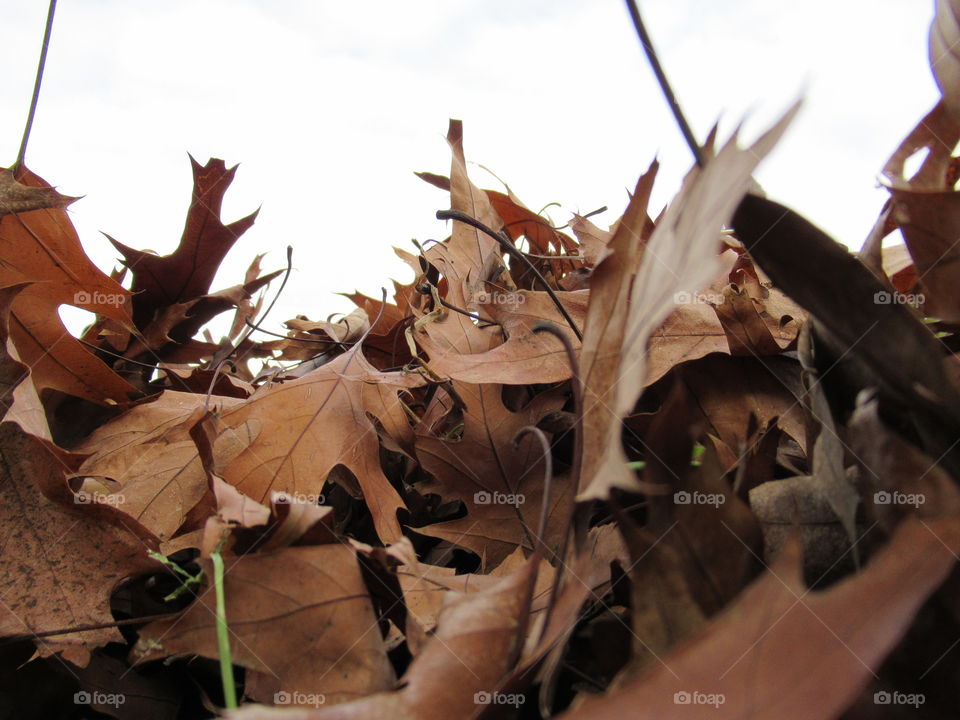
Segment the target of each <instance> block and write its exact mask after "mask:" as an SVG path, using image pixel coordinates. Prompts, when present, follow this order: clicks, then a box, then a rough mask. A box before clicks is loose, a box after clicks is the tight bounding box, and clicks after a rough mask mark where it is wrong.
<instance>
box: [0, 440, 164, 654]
mask: <svg viewBox="0 0 960 720" xmlns="http://www.w3.org/2000/svg"><path fill="white" fill-rule="evenodd" d="M78 462H79V457H78V456H76V455H70V454H68V453H65V452H64V451H62V450H60V449H59V448H57V447H56V446H54V445H52V444H50V443H47V442H44V441H42V440H39V439H37V438H35V437H32V436H30V435H27V434H26V433H24V432H23V431H22V430H21V429H20V428H19V427H18V426H17V425H15V424H13V423H9V422H5V423H2V424H0V486H2V494H0V527H2V528H3V546H4V553H3V556H2V558H0V585H2V587H3V588H4V596H3V609H2V610H0V635H2V636H9V635H19V634H27V635H29V634H31V633H42V632H45V631H49V630H60V629H66V628H70V627H75V626H81V625H91V624H102V623H110V622H112V621H113V616H112V615H111V612H110V596H111V594H112V592H113V591H114V590H115V589H116V588H117V586H118V585H119V584H120V583H121V582H123V581H124V580H125V579H127V578H128V577H130V576H132V575H137V574H140V573H146V572H150V571H157V570H160V569H161V566H160V565H159V564H158V563H156V562H155V561H153V560H150V559H149V558H148V557H147V551H148V550H156V549H157V547H158V546H157V542H156V539H155V538H153V537H152V536H151V535H150V533H148V532H147V531H146V530H144V528H142V527H140V526H139V525H138V524H137V523H136V522H135V521H132V520H131V519H129V518H127V517H126V516H125V515H123V514H121V513H119V512H118V511H116V510H115V509H114V508H112V507H110V506H109V505H107V504H101V500H103V499H102V498H99V497H93V498H90V497H89V496H75V495H74V494H73V493H72V492H71V491H70V489H69V487H68V485H67V481H66V475H67V473H68V472H70V471H71V470H73V469H74V468H75V467H76V465H77V464H78ZM85 497H86V498H87V499H88V500H93V501H95V502H86V503H85V502H82V500H84V499H85ZM121 640H122V636H121V635H120V633H119V631H118V630H117V629H116V628H111V627H107V628H102V629H98V630H89V631H86V632H82V633H72V634H68V635H62V636H57V637H55V638H48V639H45V640H38V641H37V645H38V647H39V648H40V649H41V651H42V652H43V653H44V654H49V653H51V652H57V651H60V650H68V656H69V657H71V658H72V659H74V660H75V661H77V662H78V663H79V664H81V665H82V664H86V662H85V659H84V656H85V654H86V653H85V650H90V649H92V648H94V647H97V646H99V645H103V644H106V643H107V642H112V641H121ZM71 648H72V649H71Z"/></svg>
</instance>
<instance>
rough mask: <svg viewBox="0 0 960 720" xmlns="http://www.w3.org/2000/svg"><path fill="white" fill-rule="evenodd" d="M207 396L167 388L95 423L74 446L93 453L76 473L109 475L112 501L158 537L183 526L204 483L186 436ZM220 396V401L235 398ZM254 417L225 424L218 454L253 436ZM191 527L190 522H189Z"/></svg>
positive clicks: (226, 456) (236, 450)
mask: <svg viewBox="0 0 960 720" xmlns="http://www.w3.org/2000/svg"><path fill="white" fill-rule="evenodd" d="M205 399H206V398H205V397H204V396H203V395H193V394H189V393H178V392H172V391H167V392H165V393H163V394H162V395H161V396H160V397H159V398H158V399H157V400H156V401H155V402H151V403H147V404H142V405H138V406H136V407H134V408H132V409H131V410H129V411H128V412H126V413H124V414H123V415H121V416H120V417H118V418H116V419H114V420H112V421H111V422H109V423H107V424H105V425H103V426H102V427H100V428H98V429H97V430H96V431H95V432H94V433H93V434H91V436H90V437H89V438H87V440H85V441H84V442H83V443H82V444H81V445H79V446H78V447H77V448H76V451H77V452H83V453H92V454H91V456H90V457H89V458H88V459H87V460H86V461H85V462H84V463H83V465H82V466H81V467H80V470H79V471H78V472H77V475H78V476H79V477H95V478H109V479H110V480H112V481H114V482H115V483H118V484H119V487H118V488H117V489H116V491H115V493H114V494H113V495H112V496H111V502H112V503H113V504H114V505H115V506H116V507H117V508H118V509H119V510H121V511H123V512H124V513H126V514H128V515H130V516H131V517H133V518H136V519H137V520H138V521H139V522H140V523H142V524H143V525H144V526H146V527H148V528H150V530H151V532H153V533H154V534H156V535H157V537H159V538H161V539H162V540H169V539H170V538H172V537H173V536H174V534H175V533H176V532H177V531H178V530H179V529H180V528H181V526H182V525H183V524H184V521H185V520H186V519H187V517H188V514H189V513H190V511H191V510H192V509H193V508H194V507H195V506H196V505H197V503H199V502H200V500H201V499H202V498H203V497H204V495H205V494H206V492H207V489H208V482H207V476H206V474H205V473H204V470H203V465H202V463H201V462H200V458H199V457H198V455H197V448H196V445H195V444H194V442H193V440H191V438H190V426H191V425H192V424H193V422H194V420H193V419H191V418H192V416H193V415H194V413H197V412H203V408H204V403H205ZM239 402H240V401H239V400H237V399H235V398H218V403H219V404H220V405H221V406H225V407H233V406H236V405H238V404H239ZM259 429H260V426H259V423H258V421H256V420H251V421H250V422H248V423H243V424H241V425H236V426H233V427H230V428H225V429H224V430H223V432H222V434H221V436H220V438H219V439H218V441H217V444H216V451H217V456H218V459H219V460H220V461H221V462H223V463H226V462H229V461H230V460H232V459H233V458H235V457H236V456H237V455H239V454H240V452H241V451H243V450H244V449H245V448H246V447H248V446H249V445H250V443H251V442H253V440H254V438H255V437H256V435H257V433H258V432H259ZM191 529H193V528H191Z"/></svg>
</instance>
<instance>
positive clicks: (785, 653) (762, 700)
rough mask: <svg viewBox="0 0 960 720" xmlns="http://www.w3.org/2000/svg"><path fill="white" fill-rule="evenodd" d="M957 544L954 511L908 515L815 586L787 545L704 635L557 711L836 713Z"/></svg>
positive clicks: (818, 717)
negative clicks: (874, 548)
mask: <svg viewBox="0 0 960 720" xmlns="http://www.w3.org/2000/svg"><path fill="white" fill-rule="evenodd" d="M957 549H960V533H958V525H957V522H956V519H955V518H953V517H949V518H941V519H940V521H938V522H930V523H927V524H926V525H924V524H922V523H920V522H918V521H915V520H910V521H908V522H905V523H904V524H903V525H902V526H901V527H900V529H899V530H898V531H897V533H896V535H894V537H893V538H892V540H891V542H890V545H889V546H888V547H887V548H885V549H884V550H883V551H882V552H881V553H880V554H878V555H877V556H876V557H874V558H873V560H872V561H871V562H870V564H869V565H868V566H867V567H866V569H865V570H864V571H863V572H861V573H859V574H858V575H855V576H853V577H851V578H848V579H847V580H844V581H842V582H840V583H838V584H836V585H834V586H833V587H831V588H830V589H829V590H827V591H825V592H819V593H818V592H813V593H811V592H809V591H807V589H806V588H805V587H804V585H803V581H802V577H801V559H800V557H799V549H798V546H797V544H796V543H790V544H789V545H788V546H787V548H786V549H785V550H784V552H783V553H782V554H781V557H780V558H778V561H777V562H776V564H775V565H773V566H772V567H771V568H770V570H769V571H768V572H766V573H765V574H764V575H763V576H762V577H761V578H760V579H759V580H758V581H757V582H755V583H754V584H753V585H751V586H750V587H749V588H748V589H747V590H746V591H745V592H744V593H743V594H742V595H741V596H740V598H739V599H738V600H737V602H736V603H735V604H734V605H733V606H732V607H731V608H730V609H729V610H727V611H726V612H724V613H723V614H722V615H721V616H719V617H718V618H717V619H716V620H714V621H713V622H711V623H710V624H709V625H708V626H707V627H706V629H705V630H704V631H703V633H701V634H700V636H699V637H697V638H696V639H694V640H692V641H691V642H689V643H687V644H686V645H684V646H683V647H682V648H680V649H678V650H677V651H676V652H674V653H672V654H670V655H668V656H666V657H665V658H663V663H662V664H656V665H653V666H651V668H650V670H649V671H648V672H646V673H644V674H642V675H641V676H639V677H637V678H635V679H634V680H632V681H630V682H629V683H627V684H626V685H625V686H623V687H622V688H619V689H618V690H616V691H614V692H612V693H609V694H607V695H603V696H599V697H591V698H588V699H586V700H584V701H583V702H582V703H581V704H579V705H578V706H576V707H575V708H574V709H572V710H571V711H569V712H567V713H564V714H563V715H561V716H560V718H562V720H581V719H582V720H587V719H589V720H604V719H605V718H610V719H611V720H614V719H615V720H622V718H624V717H642V718H662V717H680V716H683V717H690V718H702V720H708V719H710V720H727V719H730V720H733V718H791V720H833V719H834V718H836V717H838V716H839V715H840V713H841V712H842V711H843V710H844V708H846V707H847V706H848V705H849V704H850V703H851V702H852V701H853V700H854V698H855V697H856V696H857V694H858V692H859V691H860V689H861V688H862V687H863V685H864V684H865V683H866V681H867V680H868V678H869V677H870V675H871V672H872V671H873V670H874V669H875V668H877V667H878V666H879V664H880V662H881V661H882V660H883V658H884V657H885V656H886V654H887V653H888V652H889V651H890V650H891V648H892V647H893V646H894V645H895V644H896V642H897V640H898V639H899V638H900V636H901V635H902V634H903V633H904V632H905V631H906V629H907V627H908V626H909V625H910V623H911V622H912V620H913V617H914V613H915V612H916V611H917V609H918V608H919V607H920V605H921V604H922V603H923V602H924V600H925V599H926V598H927V596H928V595H929V594H930V593H931V592H933V590H935V589H936V588H937V586H938V585H939V584H940V583H941V582H943V580H944V579H945V578H946V577H947V574H948V573H949V572H950V570H951V568H952V567H953V565H954V562H955V556H954V554H953V553H954V552H956V550H957ZM681 706H682V707H681ZM638 713H639V714H638Z"/></svg>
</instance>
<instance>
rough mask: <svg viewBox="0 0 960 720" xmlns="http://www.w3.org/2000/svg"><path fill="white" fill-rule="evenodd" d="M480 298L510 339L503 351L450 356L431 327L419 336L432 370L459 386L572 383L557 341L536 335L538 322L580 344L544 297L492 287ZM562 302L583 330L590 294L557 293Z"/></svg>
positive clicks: (500, 347)
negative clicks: (545, 323)
mask: <svg viewBox="0 0 960 720" xmlns="http://www.w3.org/2000/svg"><path fill="white" fill-rule="evenodd" d="M487 287H488V289H487V290H485V291H482V292H477V294H476V296H475V297H476V301H477V306H478V309H479V313H480V316H481V317H483V318H487V319H490V320H492V321H493V322H495V323H497V324H498V325H499V326H500V327H501V328H502V331H503V334H504V335H505V340H504V342H503V343H501V344H500V345H497V346H496V347H494V348H492V349H490V350H487V351H485V352H479V353H466V352H447V348H446V347H444V346H443V345H441V344H438V343H437V342H435V341H434V340H433V338H432V337H431V335H430V333H429V330H428V329H427V328H429V327H430V326H429V325H428V326H426V328H424V330H422V331H420V332H415V333H414V337H415V339H416V340H417V343H418V344H419V345H420V347H421V348H422V349H423V350H424V351H425V352H426V353H427V354H428V355H429V356H430V368H431V369H432V370H433V371H435V372H438V373H440V374H442V375H445V376H447V377H450V378H452V379H454V380H460V381H461V382H468V383H497V384H509V385H523V384H526V383H550V382H559V381H561V380H566V379H568V378H569V377H570V363H569V361H568V360H567V356H566V353H565V352H564V351H563V348H562V347H560V345H559V344H558V343H557V341H556V339H554V338H552V337H549V336H546V335H535V334H534V333H533V327H534V326H535V325H536V324H537V323H539V322H549V323H552V324H553V325H554V326H556V327H557V329H559V330H560V332H562V333H564V334H565V335H566V336H567V337H568V338H569V339H570V342H571V343H572V344H573V345H574V347H576V346H577V345H578V344H579V341H578V340H577V339H576V336H575V335H574V334H573V331H572V330H571V329H570V326H569V325H568V324H567V323H566V321H565V320H564V318H563V316H562V315H561V314H560V312H559V311H558V310H557V307H556V305H555V304H554V303H553V300H551V299H550V296H549V295H547V293H545V292H537V291H532V290H514V291H504V290H499V289H497V288H495V287H492V286H490V285H488V286H487ZM557 297H558V298H559V300H560V302H561V303H563V305H564V307H565V308H566V310H567V312H568V313H569V314H570V315H571V317H572V318H573V321H574V323H576V325H577V327H579V328H582V327H583V322H584V318H585V316H586V308H587V300H588V294H587V292H586V291H583V290H581V291H577V292H558V293H557Z"/></svg>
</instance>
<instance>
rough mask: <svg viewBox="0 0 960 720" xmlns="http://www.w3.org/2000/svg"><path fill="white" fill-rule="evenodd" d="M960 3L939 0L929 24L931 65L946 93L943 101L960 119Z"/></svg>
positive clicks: (951, 0) (943, 92)
mask: <svg viewBox="0 0 960 720" xmlns="http://www.w3.org/2000/svg"><path fill="white" fill-rule="evenodd" d="M958 45H960V2H958V0H937V12H936V15H935V16H934V18H933V22H932V23H930V67H931V69H932V70H933V75H934V77H935V78H936V80H937V85H938V86H939V87H940V92H941V93H942V94H943V103H944V105H945V106H946V107H947V109H948V110H949V111H950V114H952V115H953V116H954V117H955V118H957V119H958V120H960V50H957V46H958Z"/></svg>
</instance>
